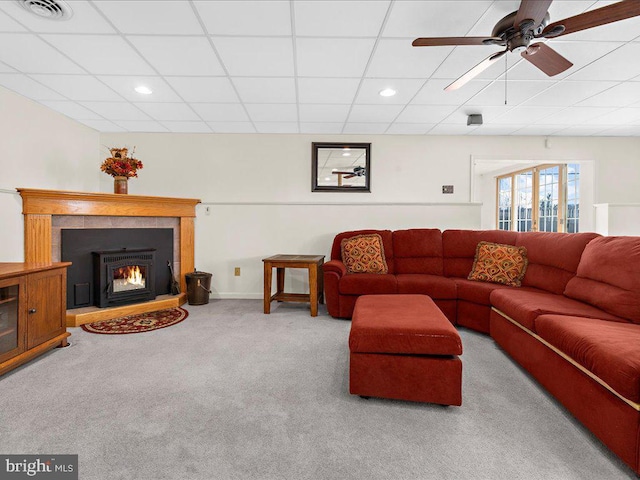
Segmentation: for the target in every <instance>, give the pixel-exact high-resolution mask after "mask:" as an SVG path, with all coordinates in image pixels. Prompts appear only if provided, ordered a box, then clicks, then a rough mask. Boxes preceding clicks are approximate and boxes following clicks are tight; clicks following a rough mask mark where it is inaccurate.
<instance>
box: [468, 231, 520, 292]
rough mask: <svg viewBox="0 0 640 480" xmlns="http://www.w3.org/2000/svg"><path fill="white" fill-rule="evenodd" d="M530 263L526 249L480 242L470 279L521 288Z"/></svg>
mask: <svg viewBox="0 0 640 480" xmlns="http://www.w3.org/2000/svg"><path fill="white" fill-rule="evenodd" d="M528 263H529V260H527V249H526V247H516V246H514V245H503V244H501V243H491V242H480V243H478V246H477V247H476V257H475V259H474V261H473V268H471V273H470V274H469V277H468V278H469V280H476V281H478V282H491V283H501V284H503V285H510V286H512V287H519V286H520V285H521V284H522V279H523V278H524V274H525V272H526V271H527V265H528Z"/></svg>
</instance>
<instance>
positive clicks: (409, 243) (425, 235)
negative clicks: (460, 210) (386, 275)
mask: <svg viewBox="0 0 640 480" xmlns="http://www.w3.org/2000/svg"><path fill="white" fill-rule="evenodd" d="M393 255H394V258H395V264H396V270H395V273H426V274H429V275H442V232H440V230H438V229H437V228H431V229H426V228H415V229H411V230H396V231H395V232H393Z"/></svg>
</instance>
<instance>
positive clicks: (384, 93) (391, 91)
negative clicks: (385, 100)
mask: <svg viewBox="0 0 640 480" xmlns="http://www.w3.org/2000/svg"><path fill="white" fill-rule="evenodd" d="M379 93H380V96H381V97H393V96H394V95H395V94H396V91H395V90H394V89H393V88H385V89H384V90H380V92H379Z"/></svg>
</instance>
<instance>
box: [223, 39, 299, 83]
mask: <svg viewBox="0 0 640 480" xmlns="http://www.w3.org/2000/svg"><path fill="white" fill-rule="evenodd" d="M214 44H215V46H216V49H217V50H218V53H219V54H220V58H221V59H222V63H224V66H225V67H226V68H227V71H228V72H229V75H232V76H252V77H289V76H293V44H292V42H291V38H268V37H262V38H260V37H249V38H238V37H218V38H215V39H214Z"/></svg>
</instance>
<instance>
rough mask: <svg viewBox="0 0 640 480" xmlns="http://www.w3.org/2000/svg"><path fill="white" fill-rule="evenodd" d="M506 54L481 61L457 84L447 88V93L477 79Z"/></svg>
mask: <svg viewBox="0 0 640 480" xmlns="http://www.w3.org/2000/svg"><path fill="white" fill-rule="evenodd" d="M505 53H507V50H503V51H501V52H498V53H494V54H491V55H490V56H488V57H487V58H485V59H484V60H483V61H481V62H480V63H479V64H477V65H476V66H475V67H473V68H472V69H471V70H469V71H468V72H467V73H465V74H464V75H462V76H461V77H460V78H458V79H457V80H456V81H455V82H453V83H452V84H450V85H448V86H447V87H446V88H445V91H446V92H450V91H452V90H457V89H459V88H460V87H461V86H463V85H464V84H465V83H467V82H468V81H469V80H471V79H473V78H475V77H477V76H478V75H480V73H482V72H483V71H485V70H486V69H487V68H489V67H490V66H491V65H493V64H494V63H495V62H496V61H497V60H498V59H499V58H500V57H502V56H503V55H504V54H505Z"/></svg>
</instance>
